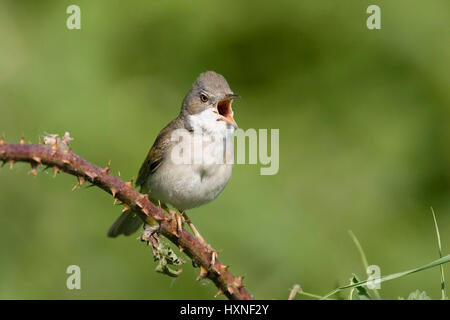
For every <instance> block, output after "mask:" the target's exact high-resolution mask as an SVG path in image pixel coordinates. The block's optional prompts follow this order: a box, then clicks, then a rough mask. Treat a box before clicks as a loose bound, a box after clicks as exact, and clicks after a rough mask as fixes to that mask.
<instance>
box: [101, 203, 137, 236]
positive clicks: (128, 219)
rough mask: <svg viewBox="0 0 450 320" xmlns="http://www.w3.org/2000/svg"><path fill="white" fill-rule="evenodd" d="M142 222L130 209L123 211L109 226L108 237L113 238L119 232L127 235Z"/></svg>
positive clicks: (135, 229)
mask: <svg viewBox="0 0 450 320" xmlns="http://www.w3.org/2000/svg"><path fill="white" fill-rule="evenodd" d="M143 224H144V222H143V221H142V219H141V218H140V217H139V216H138V215H137V214H135V213H133V212H132V211H131V210H127V211H124V212H122V214H121V215H120V216H119V218H117V220H116V221H115V222H114V223H113V225H112V226H111V228H109V230H108V237H111V238H115V237H117V236H118V235H121V234H124V235H126V236H129V235H130V234H133V233H135V232H136V231H137V229H139V227H141V226H142V225H143Z"/></svg>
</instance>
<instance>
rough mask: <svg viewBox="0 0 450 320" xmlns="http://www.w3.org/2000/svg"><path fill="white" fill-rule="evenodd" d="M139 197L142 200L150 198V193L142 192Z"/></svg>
mask: <svg viewBox="0 0 450 320" xmlns="http://www.w3.org/2000/svg"><path fill="white" fill-rule="evenodd" d="M139 198H140V199H141V200H144V199H145V198H147V199H148V194H147V193H142V194H141V195H140V196H139Z"/></svg>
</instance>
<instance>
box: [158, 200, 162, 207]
mask: <svg viewBox="0 0 450 320" xmlns="http://www.w3.org/2000/svg"><path fill="white" fill-rule="evenodd" d="M158 207H159V208H160V209H162V208H161V201H159V200H158Z"/></svg>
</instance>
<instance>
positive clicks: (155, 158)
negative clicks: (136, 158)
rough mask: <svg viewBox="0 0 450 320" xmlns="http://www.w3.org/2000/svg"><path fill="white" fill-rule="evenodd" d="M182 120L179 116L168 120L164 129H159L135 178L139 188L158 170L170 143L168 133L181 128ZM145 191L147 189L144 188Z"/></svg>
mask: <svg viewBox="0 0 450 320" xmlns="http://www.w3.org/2000/svg"><path fill="white" fill-rule="evenodd" d="M182 126H183V121H182V120H181V119H180V118H176V119H175V120H173V121H172V122H170V123H169V124H168V125H167V126H166V127H165V128H164V129H162V130H161V132H160V133H159V135H158V136H157V137H156V140H155V142H154V143H153V146H152V147H151V149H150V151H149V152H148V155H147V158H146V159H145V161H144V163H143V164H142V166H141V169H140V170H139V174H138V178H137V180H136V185H137V186H140V187H141V189H142V188H144V186H145V184H146V182H147V180H148V179H149V178H150V177H151V175H152V174H153V173H154V172H155V171H156V170H158V168H159V166H160V165H161V162H162V161H163V159H164V157H165V155H166V153H167V150H169V148H170V146H171V145H172V143H173V142H172V141H170V135H171V133H172V131H173V130H174V129H178V128H182ZM146 192H147V190H146Z"/></svg>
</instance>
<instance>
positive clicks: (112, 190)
mask: <svg viewBox="0 0 450 320" xmlns="http://www.w3.org/2000/svg"><path fill="white" fill-rule="evenodd" d="M111 194H112V196H113V197H114V198H115V197H116V194H117V190H116V189H114V188H111Z"/></svg>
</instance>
